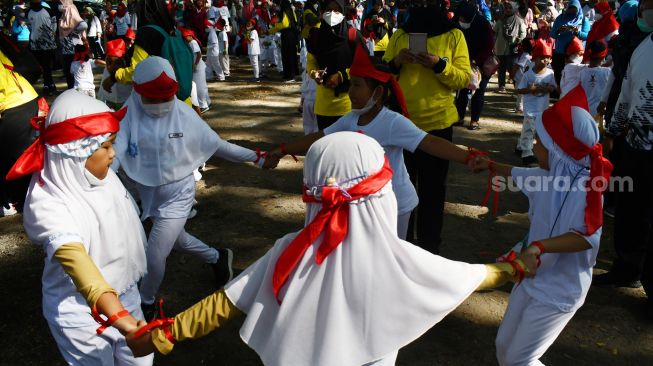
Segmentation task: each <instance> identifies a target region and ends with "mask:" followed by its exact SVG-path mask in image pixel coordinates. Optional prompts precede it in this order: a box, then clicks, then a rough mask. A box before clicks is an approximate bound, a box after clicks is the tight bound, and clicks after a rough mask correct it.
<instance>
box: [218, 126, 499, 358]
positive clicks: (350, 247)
mask: <svg viewBox="0 0 653 366" xmlns="http://www.w3.org/2000/svg"><path fill="white" fill-rule="evenodd" d="M383 164H384V151H383V148H382V147H381V146H380V145H379V144H378V143H377V142H376V141H375V140H374V139H372V138H370V137H367V136H365V135H362V134H359V133H354V132H339V133H334V134H332V135H328V136H326V137H323V138H322V139H320V140H318V141H317V142H316V143H314V144H313V146H311V148H310V150H309V151H308V154H307V155H306V163H305V165H304V180H305V184H306V186H307V187H309V188H311V187H318V188H317V191H318V192H319V187H320V186H321V185H324V183H325V182H326V180H327V178H328V177H335V178H336V179H337V181H339V182H341V184H340V185H341V186H342V187H343V188H344V189H347V188H350V187H352V186H353V185H355V184H357V183H358V182H360V181H361V180H362V179H364V178H366V177H367V176H369V175H371V174H374V173H376V172H377V171H379V170H380V169H381V167H382V166H383ZM352 178H354V179H353V180H351V179H352ZM317 198H318V199H319V194H318V195H317ZM320 209H321V204H320V203H309V204H307V210H306V220H305V224H308V223H310V222H311V221H312V220H313V218H314V217H315V216H316V215H317V213H318V212H319V210H320ZM396 220H397V203H396V199H395V195H394V193H393V192H392V183H391V182H388V184H387V185H386V186H385V187H384V188H383V189H381V191H380V192H378V193H376V194H374V195H371V196H368V197H365V198H362V199H359V200H357V201H352V202H351V203H350V211H349V232H348V234H347V236H346V237H345V239H344V241H343V242H342V243H341V244H340V245H339V246H338V247H337V248H336V249H335V250H334V251H333V252H332V253H331V254H330V255H329V256H328V257H327V258H326V259H325V261H324V262H323V263H322V264H321V265H317V264H316V263H315V252H316V248H317V246H319V244H320V243H321V241H322V236H323V235H321V236H320V237H319V238H318V239H317V241H316V242H315V243H313V244H312V245H311V246H310V247H309V248H308V250H307V251H306V253H305V254H304V256H303V258H302V259H301V260H300V262H299V264H298V265H297V267H296V269H295V271H294V272H293V273H291V275H290V277H289V279H288V281H287V282H286V284H285V286H284V287H283V288H282V290H281V293H280V298H281V299H282V303H281V305H279V304H278V303H277V301H276V299H275V296H274V293H273V291H272V275H273V273H274V268H275V264H276V261H277V258H278V257H279V255H280V254H281V253H282V252H283V250H284V249H285V248H286V246H287V245H288V244H289V243H290V242H291V241H292V240H293V239H294V238H295V236H297V233H291V234H288V235H286V236H284V237H283V238H281V239H279V240H278V241H277V242H276V243H275V245H274V247H273V248H272V249H270V250H269V251H268V252H267V253H266V254H265V256H263V257H262V258H261V259H259V260H258V261H257V262H256V263H254V264H253V265H252V266H250V267H249V268H247V269H246V270H245V271H244V272H243V273H242V274H241V275H240V276H238V277H237V278H236V279H234V280H233V281H232V282H231V283H229V284H228V285H227V286H226V292H227V296H228V297H229V298H230V299H231V301H232V302H233V303H234V304H235V305H236V306H237V307H238V308H239V309H241V310H243V311H244V312H245V313H247V319H246V320H245V322H244V324H243V326H242V328H241V330H240V335H241V337H242V339H243V340H244V341H245V343H247V344H248V345H249V346H250V347H252V348H253V349H254V350H255V351H256V352H257V353H258V354H259V356H260V357H261V359H262V360H263V363H264V364H265V365H268V366H281V365H283V366H286V365H311V366H323V365H324V366H326V365H333V366H341V365H346V366H350V365H354V366H355V365H362V364H365V363H368V362H371V361H375V360H378V359H380V358H382V357H384V356H386V355H387V354H390V353H391V352H394V351H396V350H398V349H399V348H401V347H403V346H405V345H407V344H409V343H410V342H412V341H413V340H415V339H416V338H418V337H419V336H420V335H421V334H423V333H424V332H426V331H427V330H428V329H429V328H431V327H432V326H433V325H435V324H436V323H437V322H439V321H440V320H441V319H442V318H444V317H445V316H446V315H447V314H448V313H449V312H451V311H452V310H453V309H455V308H456V307H457V306H458V305H459V304H460V303H461V302H462V301H463V300H464V299H465V298H466V297H467V296H469V295H470V294H471V293H472V292H473V291H474V290H475V289H476V288H477V287H478V285H479V284H480V283H481V281H482V280H483V279H484V278H485V275H486V270H485V266H483V265H471V264H467V263H461V262H454V261H450V260H447V259H444V258H442V257H439V256H435V255H432V254H430V253H428V252H426V251H424V250H422V249H420V248H419V247H417V246H414V245H413V244H410V243H408V242H405V241H402V240H401V239H399V238H398V237H397V234H396V225H397V223H396Z"/></svg>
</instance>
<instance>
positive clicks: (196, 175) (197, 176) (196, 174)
mask: <svg viewBox="0 0 653 366" xmlns="http://www.w3.org/2000/svg"><path fill="white" fill-rule="evenodd" d="M193 177H194V178H195V181H196V182H199V181H200V180H202V173H200V171H199V170H198V169H195V170H193Z"/></svg>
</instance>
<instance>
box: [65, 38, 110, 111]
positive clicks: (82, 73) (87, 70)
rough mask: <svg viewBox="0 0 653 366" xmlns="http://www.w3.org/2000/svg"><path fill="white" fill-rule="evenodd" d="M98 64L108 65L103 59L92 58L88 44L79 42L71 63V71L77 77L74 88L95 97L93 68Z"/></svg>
mask: <svg viewBox="0 0 653 366" xmlns="http://www.w3.org/2000/svg"><path fill="white" fill-rule="evenodd" d="M96 65H106V63H105V62H104V61H102V60H95V59H91V57H90V56H89V55H88V47H86V45H83V44H78V45H76V46H75V55H74V56H73V62H72V63H71V64H70V73H71V74H72V75H73V78H74V79H75V86H74V87H73V89H75V90H77V91H78V92H80V93H82V94H86V95H88V96H89V97H91V98H94V99H95V78H94V77H93V68H94V67H96Z"/></svg>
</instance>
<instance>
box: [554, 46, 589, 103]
mask: <svg viewBox="0 0 653 366" xmlns="http://www.w3.org/2000/svg"><path fill="white" fill-rule="evenodd" d="M565 53H566V54H567V56H566V59H565V62H566V63H567V64H566V65H565V68H564V69H562V76H561V77H560V97H561V98H562V97H564V96H565V94H567V93H568V92H569V91H570V90H571V89H573V88H575V87H576V86H577V85H578V84H579V83H580V72H581V70H583V69H584V68H586V67H587V64H584V63H583V54H584V53H585V48H584V46H583V41H581V40H580V39H578V38H577V37H574V39H572V41H571V42H569V45H567V49H566V50H565Z"/></svg>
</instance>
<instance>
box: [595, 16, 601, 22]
mask: <svg viewBox="0 0 653 366" xmlns="http://www.w3.org/2000/svg"><path fill="white" fill-rule="evenodd" d="M601 18H603V15H601V14H595V15H594V21H595V22H598V21H599V20H601Z"/></svg>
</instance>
